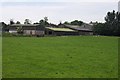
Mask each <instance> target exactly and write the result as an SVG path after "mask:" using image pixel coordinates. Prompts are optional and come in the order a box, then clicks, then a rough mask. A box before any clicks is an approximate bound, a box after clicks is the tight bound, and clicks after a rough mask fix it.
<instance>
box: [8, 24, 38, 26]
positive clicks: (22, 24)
mask: <svg viewBox="0 0 120 80" xmlns="http://www.w3.org/2000/svg"><path fill="white" fill-rule="evenodd" d="M38 25H39V24H12V25H10V26H12V27H14V26H26V27H27V26H28V27H29V26H38Z"/></svg>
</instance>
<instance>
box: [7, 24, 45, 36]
mask: <svg viewBox="0 0 120 80" xmlns="http://www.w3.org/2000/svg"><path fill="white" fill-rule="evenodd" d="M18 30H21V31H22V32H23V34H24V35H33V36H44V34H45V31H44V27H42V26H40V25H39V24H12V25H9V32H10V33H17V32H18Z"/></svg>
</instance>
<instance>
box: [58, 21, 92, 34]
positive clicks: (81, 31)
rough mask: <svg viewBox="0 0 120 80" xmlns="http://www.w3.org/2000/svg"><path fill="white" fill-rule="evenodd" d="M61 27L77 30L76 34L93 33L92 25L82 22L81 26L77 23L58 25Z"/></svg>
mask: <svg viewBox="0 0 120 80" xmlns="http://www.w3.org/2000/svg"><path fill="white" fill-rule="evenodd" d="M59 27H61V28H69V29H72V30H75V31H77V32H78V35H93V26H92V25H90V24H86V23H84V24H83V25H81V26H78V25H66V24H62V25H59Z"/></svg>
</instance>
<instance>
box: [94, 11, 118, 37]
mask: <svg viewBox="0 0 120 80" xmlns="http://www.w3.org/2000/svg"><path fill="white" fill-rule="evenodd" d="M93 32H94V34H95V35H105V36H120V12H115V11H114V10H113V11H112V12H108V13H107V15H106V17H105V23H96V24H94V29H93Z"/></svg>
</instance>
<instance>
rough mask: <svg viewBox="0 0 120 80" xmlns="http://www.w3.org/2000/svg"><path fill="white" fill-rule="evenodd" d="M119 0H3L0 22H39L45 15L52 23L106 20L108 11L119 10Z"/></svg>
mask: <svg viewBox="0 0 120 80" xmlns="http://www.w3.org/2000/svg"><path fill="white" fill-rule="evenodd" d="M118 1H119V0H111V1H110V0H1V1H0V15H1V16H0V22H5V23H9V21H10V19H13V20H14V21H15V22H16V21H20V22H21V23H23V22H24V20H25V19H30V20H31V21H32V23H34V22H39V20H41V19H43V18H44V17H45V16H46V17H48V21H49V22H50V23H54V24H59V23H60V21H61V22H64V21H68V22H70V21H73V20H81V21H83V22H86V23H89V22H90V21H93V22H95V21H98V22H104V17H105V16H106V14H107V12H108V11H113V10H115V11H118Z"/></svg>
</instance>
